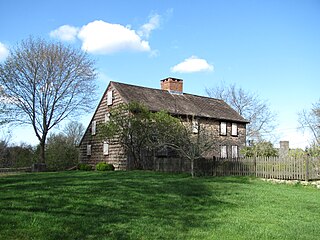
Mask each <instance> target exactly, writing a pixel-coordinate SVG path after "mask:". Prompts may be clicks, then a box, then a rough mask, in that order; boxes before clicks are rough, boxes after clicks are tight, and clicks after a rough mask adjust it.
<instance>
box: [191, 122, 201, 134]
mask: <svg viewBox="0 0 320 240" xmlns="http://www.w3.org/2000/svg"><path fill="white" fill-rule="evenodd" d="M192 132H193V133H198V132H199V122H198V120H192Z"/></svg>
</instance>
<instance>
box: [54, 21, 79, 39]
mask: <svg viewBox="0 0 320 240" xmlns="http://www.w3.org/2000/svg"><path fill="white" fill-rule="evenodd" d="M78 31H79V28H77V27H73V26H70V25H63V26H61V27H59V28H57V29H56V30H53V31H51V32H50V37H52V38H57V39H60V40H62V41H66V42H74V41H75V40H76V37H77V34H78Z"/></svg>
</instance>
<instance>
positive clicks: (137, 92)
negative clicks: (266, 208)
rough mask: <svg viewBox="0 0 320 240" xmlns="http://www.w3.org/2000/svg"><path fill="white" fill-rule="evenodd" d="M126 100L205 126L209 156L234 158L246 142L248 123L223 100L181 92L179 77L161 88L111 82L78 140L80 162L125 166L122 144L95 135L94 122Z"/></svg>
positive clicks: (104, 120) (168, 80)
mask: <svg viewBox="0 0 320 240" xmlns="http://www.w3.org/2000/svg"><path fill="white" fill-rule="evenodd" d="M130 102H140V103H142V104H144V105H145V106H146V107H148V108H149V110H150V111H153V112H157V111H160V110H165V111H167V112H168V113H170V114H171V115H173V116H177V117H180V118H181V119H182V120H183V119H184V120H185V121H187V120H188V121H189V120H191V121H192V122H193V124H197V125H199V126H205V127H206V128H207V129H208V131H212V134H213V135H214V138H215V144H214V146H213V150H212V155H213V156H217V157H238V156H239V152H240V149H241V148H242V147H244V146H245V144H246V124H248V123H249V122H248V121H247V120H245V119H244V118H243V117H242V116H240V115H239V114H238V113H237V112H236V111H235V110H233V109H232V108H231V107H230V106H229V105H228V104H226V103H225V102H224V101H223V100H220V99H214V98H209V97H203V96H196V95H192V94H187V93H183V80H182V79H177V78H171V77H169V78H166V79H163V80H161V89H153V88H147V87H141V86H135V85H129V84H124V83H119V82H113V81H111V82H110V83H109V85H108V87H107V89H106V91H105V93H104V94H103V96H102V98H101V101H100V103H99V105H98V107H97V109H96V111H95V113H94V115H93V117H92V120H91V121H90V123H89V126H88V127H87V130H86V132H85V134H84V136H83V138H82V140H81V142H80V162H82V163H87V164H92V165H95V164H97V163H99V162H101V161H103V162H108V163H111V164H113V165H114V166H115V168H116V169H127V167H128V166H127V155H126V153H125V152H124V149H123V148H122V146H121V145H120V144H119V143H118V142H117V141H115V140H113V141H103V140H101V139H100V138H99V137H97V125H98V124H99V123H103V122H107V121H108V120H109V118H110V114H109V111H110V109H111V108H113V107H115V106H118V105H119V104H121V103H130Z"/></svg>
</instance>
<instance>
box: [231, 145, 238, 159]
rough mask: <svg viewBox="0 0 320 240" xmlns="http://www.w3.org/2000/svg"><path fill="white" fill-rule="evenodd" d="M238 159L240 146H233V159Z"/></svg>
mask: <svg viewBox="0 0 320 240" xmlns="http://www.w3.org/2000/svg"><path fill="white" fill-rule="evenodd" d="M237 157H239V154H238V146H232V158H237Z"/></svg>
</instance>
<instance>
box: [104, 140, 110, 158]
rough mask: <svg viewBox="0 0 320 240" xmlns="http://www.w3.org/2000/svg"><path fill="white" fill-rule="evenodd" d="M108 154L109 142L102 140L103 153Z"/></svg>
mask: <svg viewBox="0 0 320 240" xmlns="http://www.w3.org/2000/svg"><path fill="white" fill-rule="evenodd" d="M108 154H109V143H108V142H103V155H108Z"/></svg>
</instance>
